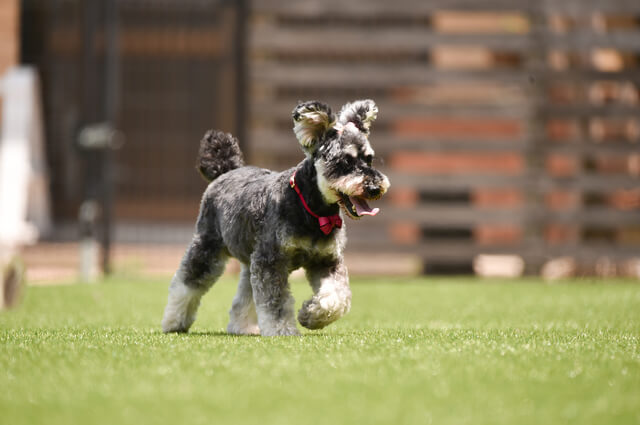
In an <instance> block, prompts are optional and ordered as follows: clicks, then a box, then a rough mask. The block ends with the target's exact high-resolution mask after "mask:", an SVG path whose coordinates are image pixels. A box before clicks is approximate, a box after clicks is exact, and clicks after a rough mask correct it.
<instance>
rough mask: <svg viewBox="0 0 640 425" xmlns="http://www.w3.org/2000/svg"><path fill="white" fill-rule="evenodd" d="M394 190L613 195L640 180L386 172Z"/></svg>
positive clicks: (634, 186)
mask: <svg viewBox="0 0 640 425" xmlns="http://www.w3.org/2000/svg"><path fill="white" fill-rule="evenodd" d="M387 175H388V177H389V179H390V180H391V182H392V185H393V186H394V187H411V188H415V189H417V190H472V189H474V188H478V187H482V188H503V187H522V188H530V189H531V190H536V191H539V192H540V193H543V192H545V191H550V190H553V189H565V190H577V191H589V192H594V193H599V192H602V193H610V191H612V190H615V189H637V188H638V186H639V184H640V180H639V179H638V178H634V177H628V176H594V175H582V176H580V177H579V178H574V179H562V178H558V179H554V178H551V177H549V176H541V177H537V176H534V175H532V174H529V175H526V174H525V175H520V176H509V177H508V178H505V177H504V176H499V175H482V174H476V175H464V176H462V175H446V176H445V175H430V176H420V175H416V174H410V173H403V172H399V171H397V170H394V171H387Z"/></svg>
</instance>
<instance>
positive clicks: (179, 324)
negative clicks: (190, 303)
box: [162, 316, 193, 333]
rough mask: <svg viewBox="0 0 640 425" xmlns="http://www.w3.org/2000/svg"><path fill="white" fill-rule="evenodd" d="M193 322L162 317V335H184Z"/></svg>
mask: <svg viewBox="0 0 640 425" xmlns="http://www.w3.org/2000/svg"><path fill="white" fill-rule="evenodd" d="M192 323H193V320H185V319H183V320H179V319H178V320H176V318H171V317H166V316H165V317H164V318H163V319H162V332H164V333H174V332H176V333H186V332H189V328H190V327H191V324H192Z"/></svg>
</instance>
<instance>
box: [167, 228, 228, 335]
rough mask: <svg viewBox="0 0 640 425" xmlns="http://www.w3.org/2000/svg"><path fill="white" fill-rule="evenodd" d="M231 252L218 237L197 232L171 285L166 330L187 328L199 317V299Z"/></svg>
mask: <svg viewBox="0 0 640 425" xmlns="http://www.w3.org/2000/svg"><path fill="white" fill-rule="evenodd" d="M227 258H228V255H227V254H226V250H225V249H224V247H223V245H222V242H221V241H220V240H219V239H218V238H212V237H207V235H204V236H203V235H201V234H199V233H196V235H195V236H194V238H193V240H192V242H191V244H190V245H189V248H187V252H186V253H185V254H184V257H183V258H182V261H181V263H180V267H179V268H178V271H177V272H176V274H175V275H174V276H173V279H172V280H171V285H170V286H169V299H168V301H167V306H166V308H165V310H164V316H163V318H162V330H163V331H164V332H187V331H188V330H189V327H191V324H193V322H194V321H195V320H196V312H197V311H198V307H199V306H200V299H201V298H202V296H203V295H204V294H205V293H206V292H207V291H208V290H209V288H211V286H213V284H214V283H215V282H216V280H218V278H219V277H220V275H221V274H222V272H223V271H224V266H225V264H226V262H227Z"/></svg>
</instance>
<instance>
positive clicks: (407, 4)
mask: <svg viewBox="0 0 640 425" xmlns="http://www.w3.org/2000/svg"><path fill="white" fill-rule="evenodd" d="M618 1H619V0H618ZM531 5H532V3H531V2H529V1H526V0H483V1H476V0H402V1H400V2H398V1H395V2H390V1H388V0H350V1H343V0H323V1H321V2H317V1H310V0H301V1H295V2H291V1H287V0H268V1H260V2H254V4H253V8H254V10H255V12H256V13H270V14H278V13H279V14H286V15H289V16H291V15H295V16H301V17H304V16H313V15H317V14H335V13H336V11H339V13H340V14H343V15H355V16H377V15H383V16H384V15H395V16H397V15H420V14H430V13H433V12H435V11H438V10H462V11H465V12H473V11H512V10H516V11H517V10H527V9H528V8H530V7H531Z"/></svg>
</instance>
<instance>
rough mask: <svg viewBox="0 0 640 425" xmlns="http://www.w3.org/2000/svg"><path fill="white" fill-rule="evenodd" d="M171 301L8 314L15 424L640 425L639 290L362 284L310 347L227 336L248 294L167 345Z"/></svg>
mask: <svg viewBox="0 0 640 425" xmlns="http://www.w3.org/2000/svg"><path fill="white" fill-rule="evenodd" d="M167 283H168V279H167V280H165V281H148V280H136V281H126V280H125V279H117V278H114V279H112V280H110V281H107V282H105V283H103V284H99V285H84V286H81V285H70V286H50V287H30V288H28V290H27V291H26V293H25V297H24V299H23V303H22V305H21V307H20V308H18V309H17V310H15V311H11V312H4V313H0V424H3V425H4V424H7V425H19V424H48V425H49V424H73V423H78V424H110V425H113V424H164V423H167V424H244V423H255V424H279V425H283V424H284V425H286V424H290V423H291V424H294V423H295V424H456V425H459V424H474V425H477V424H491V425H498V424H518V425H522V424H536V425H539V424H565V423H567V424H580V425H585V424H639V423H640V284H637V283H632V282H624V281H617V282H608V283H606V284H605V283H599V284H593V283H590V282H585V281H582V282H568V283H565V284H560V285H553V286H550V285H544V284H541V283H540V282H538V281H535V280H517V281H495V282H487V281H478V280H474V279H471V278H468V279H467V278H458V279H414V280H399V279H391V280H390V279H376V280H371V279H369V280H363V279H352V287H353V308H352V311H351V313H350V314H349V315H347V316H346V317H345V318H343V319H342V320H340V321H338V322H337V323H335V324H334V325H332V326H330V327H328V328H326V329H325V330H322V331H316V332H307V331H305V333H304V336H302V337H300V338H296V337H285V338H260V337H236V336H229V335H226V334H225V333H224V332H223V330H224V328H225V326H226V321H227V317H228V316H227V311H228V309H229V306H230V303H231V298H232V296H233V291H234V289H235V283H234V282H233V278H224V279H223V280H221V281H220V282H219V284H218V285H217V286H216V287H214V288H213V290H212V291H211V292H210V293H209V294H208V295H207V296H206V297H205V298H204V300H203V305H202V307H201V310H200V315H199V318H198V320H197V321H196V323H195V325H194V328H193V329H192V332H191V333H190V334H186V335H164V334H162V333H161V332H160V329H159V322H160V318H161V315H162V310H163V308H164V302H165V298H166V293H167ZM294 293H295V295H296V300H297V305H298V306H299V305H300V304H301V302H302V301H303V299H304V298H305V297H306V296H308V295H309V293H310V290H309V288H308V286H307V285H306V284H303V283H301V282H296V283H295V284H294Z"/></svg>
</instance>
